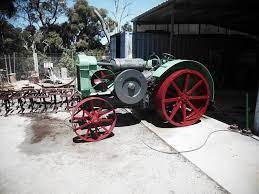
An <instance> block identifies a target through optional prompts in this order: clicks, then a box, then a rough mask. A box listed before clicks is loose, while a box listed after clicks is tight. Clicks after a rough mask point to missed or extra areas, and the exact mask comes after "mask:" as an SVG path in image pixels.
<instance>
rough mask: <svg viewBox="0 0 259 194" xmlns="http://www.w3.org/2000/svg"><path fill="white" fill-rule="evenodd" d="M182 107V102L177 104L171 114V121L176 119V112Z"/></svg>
mask: <svg viewBox="0 0 259 194" xmlns="http://www.w3.org/2000/svg"><path fill="white" fill-rule="evenodd" d="M180 106H181V102H178V103H177V104H176V106H175V107H174V108H173V111H172V112H171V114H170V117H169V118H170V119H172V118H173V117H174V115H175V114H176V112H177V111H178V110H179V108H180Z"/></svg>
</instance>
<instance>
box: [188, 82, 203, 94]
mask: <svg viewBox="0 0 259 194" xmlns="http://www.w3.org/2000/svg"><path fill="white" fill-rule="evenodd" d="M202 82H203V80H200V81H198V82H197V83H196V84H195V85H194V86H193V87H192V88H191V89H190V90H189V91H188V92H187V93H188V94H192V93H193V92H194V91H195V90H196V89H197V88H198V87H199V86H200V85H201V84H202Z"/></svg>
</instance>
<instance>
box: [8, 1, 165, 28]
mask: <svg viewBox="0 0 259 194" xmlns="http://www.w3.org/2000/svg"><path fill="white" fill-rule="evenodd" d="M75 1H76V0H67V3H68V6H69V7H72V6H73V5H74V3H75ZM122 1H123V0H122ZM124 1H127V2H132V4H131V6H130V7H129V14H130V16H129V17H127V18H126V19H125V20H124V21H123V23H125V22H127V21H131V19H133V18H134V17H136V16H138V15H140V14H142V13H144V12H145V11H147V10H149V9H151V8H152V7H155V6H157V5H158V4H160V3H162V2H163V0H124ZM88 2H89V4H90V5H92V6H95V7H97V8H104V9H107V10H108V13H109V16H110V17H112V14H111V12H112V11H113V10H114V0H88ZM66 19H67V18H66V17H61V18H59V20H58V21H57V22H58V23H63V22H64V21H65V20H66ZM10 22H11V23H12V24H14V25H15V26H17V27H22V28H23V27H26V26H27V25H28V24H27V23H26V22H25V21H23V20H21V19H19V18H15V19H11V20H10Z"/></svg>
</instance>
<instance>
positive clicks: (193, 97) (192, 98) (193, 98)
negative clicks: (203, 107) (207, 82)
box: [189, 96, 209, 100]
mask: <svg viewBox="0 0 259 194" xmlns="http://www.w3.org/2000/svg"><path fill="white" fill-rule="evenodd" d="M208 98H209V96H189V99H190V100H205V99H208Z"/></svg>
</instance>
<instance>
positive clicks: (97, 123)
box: [71, 97, 117, 142]
mask: <svg viewBox="0 0 259 194" xmlns="http://www.w3.org/2000/svg"><path fill="white" fill-rule="evenodd" d="M71 121H72V126H73V129H74V132H75V133H76V135H77V136H78V137H79V138H80V139H82V140H84V141H87V142H95V141H100V140H102V139H104V138H106V137H108V136H109V135H110V134H111V133H112V130H113V128H114V127H115V124H116V121H117V116H116V113H115V110H114V109H113V107H112V105H111V104H110V103H109V102H108V101H106V100H104V99H102V98H99V97H89V98H86V99H84V100H82V101H80V102H79V103H78V104H77V105H76V107H75V108H74V109H73V112H72V118H71Z"/></svg>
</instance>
